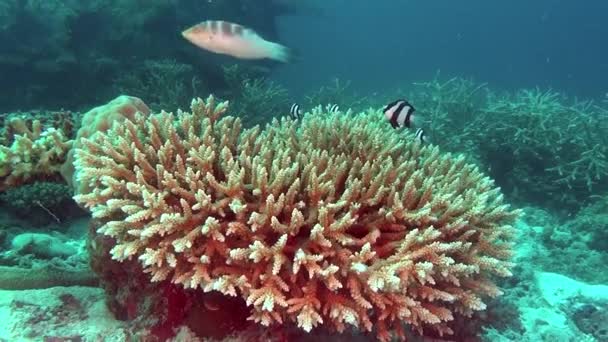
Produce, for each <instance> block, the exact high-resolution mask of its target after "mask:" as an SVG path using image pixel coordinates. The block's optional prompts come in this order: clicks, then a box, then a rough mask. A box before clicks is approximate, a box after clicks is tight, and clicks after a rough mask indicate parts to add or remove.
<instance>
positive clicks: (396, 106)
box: [382, 100, 416, 128]
mask: <svg viewBox="0 0 608 342" xmlns="http://www.w3.org/2000/svg"><path fill="white" fill-rule="evenodd" d="M415 111H416V108H414V106H412V105H411V104H410V103H409V102H407V100H397V101H393V102H391V103H389V104H388V105H386V107H385V108H384V110H383V111H382V112H383V113H384V115H385V116H386V119H387V120H388V121H389V122H390V123H391V126H393V128H402V127H408V128H409V127H411V126H412V123H413V122H414V112H415Z"/></svg>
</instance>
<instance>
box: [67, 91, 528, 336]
mask: <svg viewBox="0 0 608 342" xmlns="http://www.w3.org/2000/svg"><path fill="white" fill-rule="evenodd" d="M227 109H228V104H227V103H226V102H222V103H216V101H215V100H214V98H213V97H209V98H208V99H207V100H206V101H203V100H201V99H198V100H195V101H193V103H192V112H191V113H188V112H182V111H178V112H177V114H176V115H174V114H171V113H166V112H162V113H160V114H154V115H149V116H147V115H142V114H139V113H138V114H135V116H134V118H133V119H127V120H125V121H123V122H122V123H114V124H113V125H112V126H111V128H110V129H109V130H108V131H107V132H105V133H104V132H100V133H98V134H95V135H93V136H91V137H89V138H88V139H83V140H82V141H81V145H80V147H79V148H77V149H76V153H75V155H76V158H75V166H76V169H77V181H78V182H80V183H82V184H83V185H85V186H84V187H83V188H85V189H87V191H86V192H82V193H80V194H79V195H77V196H75V199H76V201H77V202H79V203H80V204H81V205H84V206H85V207H87V208H89V209H90V210H91V212H92V215H93V217H95V218H98V219H101V220H103V222H104V224H103V225H102V226H101V227H100V228H99V230H98V232H99V233H101V234H104V235H107V236H110V237H112V238H114V239H115V241H116V244H115V246H114V247H113V248H112V249H111V254H112V257H113V258H114V259H116V260H119V261H124V260H127V259H133V258H135V259H138V260H139V261H140V263H141V264H142V266H143V269H144V271H145V272H146V273H149V274H150V276H151V280H152V281H155V282H158V281H169V280H170V281H171V282H173V283H176V284H182V285H183V286H184V287H185V288H199V289H201V290H202V291H205V292H210V291H219V292H221V293H223V294H224V295H226V296H240V297H242V298H243V299H244V300H245V301H246V303H247V305H249V306H250V307H251V315H250V317H249V319H250V320H253V321H255V322H259V323H260V324H263V325H271V324H288V323H291V322H293V323H295V324H297V326H298V327H300V328H301V329H303V330H305V331H310V330H312V329H313V328H314V327H318V326H323V327H326V328H328V329H331V330H335V331H339V332H341V331H344V330H345V329H346V328H347V327H356V328H358V329H360V330H363V331H375V332H376V334H377V336H378V338H379V339H380V340H383V341H388V340H390V339H391V336H392V335H393V334H395V335H396V336H398V337H401V338H404V335H405V332H404V330H403V329H404V328H407V329H411V330H413V331H416V332H418V333H419V334H421V335H425V336H436V335H444V334H450V333H452V332H453V329H454V328H455V327H454V326H451V325H450V322H451V321H452V320H453V319H454V317H455V316H457V315H461V316H467V317H468V316H470V315H472V313H473V312H475V311H478V310H483V309H484V308H485V304H484V302H483V297H485V296H496V295H499V294H500V290H499V289H498V288H497V287H496V285H495V284H494V283H493V282H492V280H491V278H492V276H495V275H497V276H509V275H510V267H511V264H510V262H509V261H508V259H509V257H510V255H511V240H512V236H513V228H512V227H511V225H510V223H511V222H512V221H513V219H514V218H515V217H516V216H517V215H518V211H514V210H511V209H509V207H508V205H506V204H504V202H503V198H502V195H501V194H500V190H499V189H498V188H496V187H495V186H494V185H493V182H492V181H491V180H490V179H489V178H487V177H485V176H484V175H483V174H482V173H481V172H480V171H479V170H478V169H477V168H476V167H474V166H472V165H468V164H466V163H465V161H464V158H463V157H460V156H454V155H450V154H442V153H440V151H439V150H438V148H437V147H434V146H421V145H420V144H418V143H417V142H416V141H415V139H413V137H412V135H411V134H409V133H396V132H395V131H394V130H393V129H391V128H390V127H389V126H388V125H387V124H386V122H385V121H383V120H380V119H378V118H380V117H381V113H379V112H377V111H372V110H370V111H368V112H365V113H360V114H357V115H355V114H353V113H352V112H350V111H349V112H346V113H325V112H323V111H322V110H321V109H320V108H318V109H316V110H313V112H312V113H307V115H305V117H304V119H303V120H302V122H301V123H297V122H293V121H290V120H287V119H285V118H283V119H281V120H274V121H273V122H272V123H271V124H269V125H268V126H266V128H264V129H259V128H254V129H251V130H242V128H241V125H242V124H241V121H240V120H239V119H238V118H234V117H231V116H226V117H224V118H221V116H222V115H224V114H225V112H226V111H227Z"/></svg>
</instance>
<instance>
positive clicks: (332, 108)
mask: <svg viewBox="0 0 608 342" xmlns="http://www.w3.org/2000/svg"><path fill="white" fill-rule="evenodd" d="M326 108H327V110H328V111H329V112H330V113H337V112H338V111H339V110H340V106H338V105H337V104H331V105H327V107H326Z"/></svg>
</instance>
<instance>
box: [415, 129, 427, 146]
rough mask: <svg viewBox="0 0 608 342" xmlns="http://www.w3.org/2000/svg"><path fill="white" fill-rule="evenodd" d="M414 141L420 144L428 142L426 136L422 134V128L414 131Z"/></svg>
mask: <svg viewBox="0 0 608 342" xmlns="http://www.w3.org/2000/svg"><path fill="white" fill-rule="evenodd" d="M415 137H416V140H417V141H419V142H420V143H421V144H425V143H427V142H428V140H427V138H426V134H424V130H423V129H422V128H418V129H417V130H416V135H415Z"/></svg>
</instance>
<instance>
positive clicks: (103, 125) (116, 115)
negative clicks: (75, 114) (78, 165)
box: [61, 95, 150, 192]
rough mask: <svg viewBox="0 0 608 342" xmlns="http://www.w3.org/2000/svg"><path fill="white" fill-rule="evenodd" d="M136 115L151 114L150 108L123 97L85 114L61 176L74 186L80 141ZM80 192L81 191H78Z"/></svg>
mask: <svg viewBox="0 0 608 342" xmlns="http://www.w3.org/2000/svg"><path fill="white" fill-rule="evenodd" d="M135 113H140V114H143V115H147V114H149V113H150V109H149V108H148V106H147V105H146V104H145V103H144V102H143V101H142V100H140V99H139V98H137V97H133V96H127V95H121V96H118V97H117V98H115V99H113V100H112V101H110V102H108V103H106V104H105V105H101V106H98V107H95V108H93V109H91V110H89V111H88V112H86V113H84V115H83V117H82V124H81V126H80V129H79V130H78V132H77V133H76V140H75V142H74V149H72V150H70V151H69V153H68V155H67V160H66V161H65V163H64V164H63V165H62V166H61V175H62V176H63V178H64V180H65V181H66V182H67V183H68V184H70V185H71V186H74V180H73V178H74V151H75V149H76V148H78V146H79V145H80V139H82V138H87V137H89V136H91V135H93V134H94V133H96V132H105V131H107V130H108V129H109V128H110V127H111V126H112V124H113V123H114V122H122V121H123V120H125V119H131V120H132V119H133V118H134V117H135ZM76 190H77V192H80V189H78V188H77V189H76Z"/></svg>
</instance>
